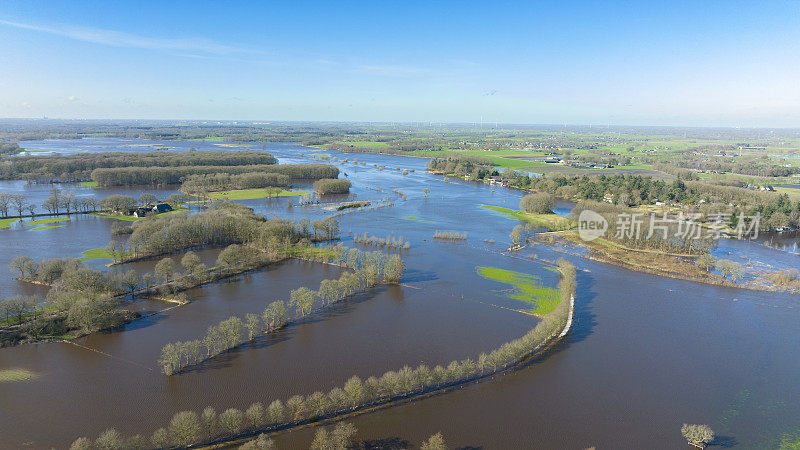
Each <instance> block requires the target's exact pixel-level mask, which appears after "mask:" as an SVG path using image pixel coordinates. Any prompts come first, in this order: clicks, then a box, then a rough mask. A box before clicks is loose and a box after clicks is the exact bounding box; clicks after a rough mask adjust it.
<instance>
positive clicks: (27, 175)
mask: <svg viewBox="0 0 800 450" xmlns="http://www.w3.org/2000/svg"><path fill="white" fill-rule="evenodd" d="M277 162H278V161H277V159H275V157H274V156H272V155H270V154H269V153H266V152H260V151H238V152H229V151H203V152H163V151H161V152H145V153H134V152H104V153H76V154H71V155H46V156H17V157H14V158H6V159H4V160H3V161H2V163H1V164H0V177H2V178H3V179H42V178H49V179H55V178H58V179H61V180H65V181H71V180H85V179H88V178H89V176H90V174H91V172H92V171H93V170H95V169H99V168H116V167H183V166H195V167H196V166H252V165H271V164H275V163H277Z"/></svg>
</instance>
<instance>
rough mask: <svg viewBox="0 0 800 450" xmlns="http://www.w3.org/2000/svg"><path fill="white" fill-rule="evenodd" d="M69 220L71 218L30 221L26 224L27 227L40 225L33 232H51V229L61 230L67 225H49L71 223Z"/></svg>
mask: <svg viewBox="0 0 800 450" xmlns="http://www.w3.org/2000/svg"><path fill="white" fill-rule="evenodd" d="M69 220H70V218H69V217H51V218H49V219H37V220H29V221H27V222H25V225H38V226H37V227H36V228H34V229H33V230H32V231H37V230H49V229H51V228H60V227H63V226H64V225H66V224H61V225H49V224H52V223H57V222H69Z"/></svg>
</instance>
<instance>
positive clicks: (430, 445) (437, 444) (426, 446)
mask: <svg viewBox="0 0 800 450" xmlns="http://www.w3.org/2000/svg"><path fill="white" fill-rule="evenodd" d="M419 448H420V450H447V445H446V444H445V443H444V437H442V433H436V434H434V435H433V436H431V437H430V438H428V440H427V441H425V442H423V443H422V445H420V446H419Z"/></svg>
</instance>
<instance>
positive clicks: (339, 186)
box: [314, 178, 350, 195]
mask: <svg viewBox="0 0 800 450" xmlns="http://www.w3.org/2000/svg"><path fill="white" fill-rule="evenodd" d="M314 190H315V191H317V194H320V195H326V194H346V193H348V192H350V180H343V179H338V178H337V179H331V178H324V179H322V180H317V181H315V182H314Z"/></svg>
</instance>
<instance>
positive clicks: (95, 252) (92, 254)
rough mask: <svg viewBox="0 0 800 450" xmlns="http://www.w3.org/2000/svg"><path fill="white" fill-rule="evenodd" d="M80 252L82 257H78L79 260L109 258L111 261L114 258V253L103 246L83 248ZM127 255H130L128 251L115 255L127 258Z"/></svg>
mask: <svg viewBox="0 0 800 450" xmlns="http://www.w3.org/2000/svg"><path fill="white" fill-rule="evenodd" d="M81 254H82V255H83V257H82V258H80V260H81V261H88V260H90V259H110V260H112V261H113V260H114V255H113V254H112V253H111V252H110V251H109V250H108V249H105V248H93V249H91V250H85V251H83V252H81ZM128 256H130V252H121V255H117V259H119V258H127V257H128Z"/></svg>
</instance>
